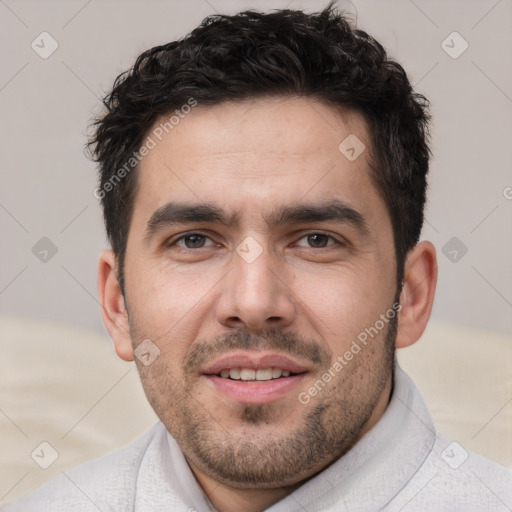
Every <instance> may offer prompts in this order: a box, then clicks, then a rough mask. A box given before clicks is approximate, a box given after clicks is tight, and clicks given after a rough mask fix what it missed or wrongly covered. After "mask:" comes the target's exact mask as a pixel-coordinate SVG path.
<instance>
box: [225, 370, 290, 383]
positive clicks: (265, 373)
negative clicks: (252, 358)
mask: <svg viewBox="0 0 512 512" xmlns="http://www.w3.org/2000/svg"><path fill="white" fill-rule="evenodd" d="M295 375H297V374H295V373H292V372H290V370H283V369H282V368H259V369H257V370H253V369H252V368H230V369H226V370H222V371H221V372H220V373H218V374H217V377H220V378H222V379H230V380H243V381H245V382H263V381H267V380H275V379H281V378H283V377H285V378H286V377H290V376H295Z"/></svg>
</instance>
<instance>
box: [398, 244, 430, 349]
mask: <svg viewBox="0 0 512 512" xmlns="http://www.w3.org/2000/svg"><path fill="white" fill-rule="evenodd" d="M436 282H437V260H436V250H435V248H434V246H433V245H432V244H431V243H430V242H426V241H425V242H420V243H419V244H417V245H416V246H415V247H414V248H413V249H411V251H410V252H409V254H408V255H407V259H406V262H405V269H404V281H403V287H402V292H401V294H400V305H401V310H400V313H399V316H398V332H397V336H396V348H403V347H408V346H409V345H412V344H413V343H415V342H416V341H417V340H418V339H419V338H420V337H421V335H422V334H423V331H424V330H425V327H426V325H427V322H428V319H429V318H430V313H431V311H432V304H433V302H434V293H435V289H436Z"/></svg>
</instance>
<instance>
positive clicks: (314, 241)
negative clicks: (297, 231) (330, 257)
mask: <svg viewBox="0 0 512 512" xmlns="http://www.w3.org/2000/svg"><path fill="white" fill-rule="evenodd" d="M329 242H331V243H329ZM336 243H338V242H336V240H334V238H333V237H332V236H329V235H326V234H324V233H310V234H309V235H305V236H303V237H302V238H300V239H299V241H298V242H297V245H298V246H299V247H312V248H314V249H322V248H324V247H330V246H331V245H334V244H336Z"/></svg>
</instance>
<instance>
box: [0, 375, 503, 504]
mask: <svg viewBox="0 0 512 512" xmlns="http://www.w3.org/2000/svg"><path fill="white" fill-rule="evenodd" d="M1 510H2V512H50V511H51V512H89V511H90V512H93V511H94V512H97V511H98V510H100V511H102V512H107V511H115V512H129V511H130V512H164V511H165V512H181V511H182V512H194V511H195V512H210V511H211V510H213V508H212V507H211V505H209V502H208V500H207V499H206V498H205V495H204V493H203V492H202V490H201V488H200V487H199V485H198V483H197V482H196V480H195V478H194V476H193V474H192V472H191V470H190V469H189V467H188V465H187V463H186V461H185V459H184V457H183V454H182V452H181V450H180V448H179V447H178V445H177V444H176V442H175V441H174V439H173V438H172V437H171V435H170V434H169V433H168V432H167V431H166V430H165V428H164V426H163V425H162V424H161V423H158V424H156V425H155V426H154V427H153V428H151V429H150V430H149V431H148V432H146V433H145V434H143V435H142V436H141V437H139V438H138V439H136V440H135V441H134V442H133V443H131V444H130V445H128V446H126V447H124V448H122V449H120V450H117V451H115V452H112V453H110V454H108V455H106V456H104V457H101V458H99V459H96V460H93V461H90V462H88V463H86V464H83V465H81V466H79V467H77V468H75V469H74V470H72V471H69V472H67V473H64V474H63V475H61V476H60V477H58V478H56V479H54V480H52V481H51V482H49V483H47V484H45V485H43V486H41V487H40V488H39V489H37V490H35V491H34V492H32V493H31V494H29V495H28V496H26V497H25V498H22V499H21V500H18V501H16V502H14V503H12V504H10V505H4V506H3V507H2V508H1ZM304 510H307V511H311V512H313V511H315V512H340V511H349V512H358V511H360V512H371V511H379V510H384V511H386V512H395V511H396V512H398V511H402V512H426V511H428V512H440V511H446V512H448V511H450V512H455V511H461V512H462V511H464V512H474V511H478V512H480V511H485V512H489V511H496V512H498V511H510V510H512V471H510V470H508V469H506V468H504V467H502V466H500V465H499V464H496V463H494V462H491V461H489V460H487V459H484V458H483V457H480V456H478V455H475V454H472V453H468V452H466V451H465V450H464V449H463V448H462V447H461V446H460V445H458V444H457V443H452V442H450V440H448V439H446V438H445V437H443V436H441V435H439V434H437V433H436V432H435V430H434V426H433V424H432V421H431V419H430V416H429V414H428V412H427V409H426V407H425V405H424V403H423V400H422V398H421V396H420V395H419V392H418V391H417V389H416V387H415V385H414V384H413V383H412V381H411V380H410V379H409V377H408V376H407V375H406V374H405V373H404V372H402V371H401V370H400V369H399V368H397V369H396V372H395V385H394V390H393V395H392V398H391V401H390V403H389V405H388V407H387V409H386V411H385V413H384V415H383V416H382V418H381V419H380V420H379V422H378V423H377V424H376V425H375V426H374V427H373V428H372V429H371V430H370V431H369V432H368V433H367V434H366V435H365V436H363V438H362V439H361V440H360V441H359V442H358V443H357V444H356V445H355V446H354V447H353V448H352V449H351V450H350V451H349V452H347V453H346V454H345V455H344V456H343V457H341V458H340V459H339V460H338V461H337V462H335V463H334V464H332V465H331V466H329V467H328V468H327V469H325V470H324V471H322V472H321V473H320V474H319V475H318V476H316V477H315V478H313V479H311V480H309V481H308V482H307V483H305V484H304V485H303V486H301V487H300V488H298V489H297V490H296V491H294V492H293V493H292V494H291V495H289V496H287V497H286V498H284V499H283V500H281V501H279V502H278V503H276V504H274V505H272V506H271V507H270V508H268V509H267V511H268V512H292V511H293V512H302V511H304Z"/></svg>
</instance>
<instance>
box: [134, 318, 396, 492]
mask: <svg viewBox="0 0 512 512" xmlns="http://www.w3.org/2000/svg"><path fill="white" fill-rule="evenodd" d="M396 327H397V322H396V319H395V320H393V321H390V323H389V324H388V325H387V332H386V333H385V335H383V336H379V338H378V339H377V338H375V339H373V340H372V341H371V342H370V343H368V345H366V346H365V347H364V348H363V349H362V350H361V352H359V353H358V354H356V355H355V357H354V359H353V360H352V361H350V362H349V364H348V365H347V366H346V367H344V368H343V369H342V370H341V371H340V372H339V373H338V374H336V376H335V377H334V378H333V380H332V381H330V382H329V383H327V384H326V385H325V387H324V388H323V389H321V390H319V392H318V395H317V396H315V397H314V398H312V399H311V401H310V402H309V404H308V405H307V406H304V405H302V404H301V403H300V402H299V400H298V397H297V406H296V408H295V409H294V411H293V414H294V413H295V412H296V411H297V410H299V411H300V410H301V409H303V410H304V413H303V415H301V418H300V420H297V421H295V422H294V424H296V425H298V426H297V427H296V428H291V429H290V430H288V431H287V432H286V433H285V434H282V433H280V434H278V433H277V430H278V429H279V427H280V424H281V423H283V422H286V421H287V419H288V418H287V417H286V416H285V417H283V415H282V411H281V406H280V405H279V404H261V405H258V404H256V405H234V406H233V408H232V409H231V410H230V411H229V414H230V422H231V423H232V422H233V421H234V420H233V416H235V419H236V420H237V424H239V425H240V426H239V427H238V428H237V430H236V432H233V431H232V430H231V431H230V429H229V428H228V427H227V426H225V425H224V418H223V411H222V409H220V408H219V407H217V408H215V407H212V409H211V410H210V409H209V408H208V407H207V406H205V405H204V404H201V403H200V402H199V399H198V397H197V396H195V393H194V391H195V384H196V382H197V381H194V379H191V380H190V381H187V379H186V378H185V379H184V380H183V381H182V382H187V388H185V387H184V386H183V384H181V382H178V381H177V379H175V378H173V377H172V376H171V375H170V373H169V371H168V370H166V369H165V368H163V367H162V368H160V369H158V367H156V368H155V369H154V371H153V372H151V373H150V371H149V367H148V368H145V367H143V366H142V365H140V364H139V365H138V366H139V372H140V374H141V380H142V383H143V385H144V389H145V392H146V395H147V397H148V400H149V402H150V403H151V405H152V406H153V408H154V409H155V412H156V413H157V415H158V416H159V417H160V419H161V421H162V422H163V423H164V425H165V427H166V428H167V430H168V431H169V432H170V434H171V435H172V436H173V437H174V438H175V439H176V441H177V443H178V445H179V446H180V447H181V449H182V451H183V453H184V455H185V457H186V458H187V460H188V461H189V463H191V464H192V465H194V466H196V467H197V468H199V469H200V470H201V471H203V472H204V473H206V474H208V475H210V477H212V478H213V479H214V480H216V481H218V482H222V483H223V484H225V485H229V486H230V487H233V488H239V489H242V488H243V489H270V488H277V487H283V486H288V485H293V484H294V483H296V482H297V480H298V479H299V480H300V479H301V475H304V476H305V477H309V476H312V475H313V474H315V473H317V472H318V471H320V470H322V469H324V468H325V467H326V466H327V465H329V464H330V463H332V462H333V461H335V460H337V459H338V458H339V457H341V456H342V455H343V454H345V453H346V452H347V451H348V450H349V449H350V448H351V447H352V446H353V445H354V443H355V442H356V441H357V439H358V437H359V436H360V434H361V431H362V430H363V428H364V426H365V424H366V423H367V422H368V420H369V418H370V416H371V414H372V412H373V410H374V408H375V406H376V403H377V401H378V398H379V396H380V395H381V393H382V391H383V389H384V387H385V386H386V383H387V382H388V381H389V377H390V375H392V370H393V359H394V344H395V337H396V330H397V329H396ZM133 331H135V330H133ZM381 334H383V333H381ZM133 335H135V332H133ZM139 338H140V336H139ZM132 339H137V338H132ZM262 340H264V341H262ZM212 347H214V348H212ZM278 347H279V348H280V349H281V350H283V349H284V350H285V353H290V354H291V355H301V356H303V357H304V356H307V357H309V358H310V359H312V360H314V361H316V363H317V365H318V368H319V371H318V378H320V376H321V375H322V374H323V373H324V372H325V371H328V370H329V368H330V366H331V365H332V360H331V357H330V355H329V354H327V353H326V352H325V351H324V349H322V348H321V347H319V345H318V344H317V343H312V342H306V341H304V340H301V339H300V338H298V337H296V336H294V335H293V334H290V333H287V334H283V333H281V332H279V331H269V332H268V333H265V335H264V336H262V335H260V336H256V335H253V334H250V333H248V332H246V331H237V332H234V333H231V334H230V335H228V336H225V337H220V338H218V339H216V340H215V342H214V343H211V342H203V343H198V344H194V347H193V349H192V351H190V352H188V353H187V355H186V357H185V359H184V362H183V364H182V368H181V369H182V372H183V373H182V375H185V376H187V375H190V374H191V373H189V372H191V371H192V368H196V367H197V366H198V365H199V364H201V363H202V362H204V361H207V360H209V358H211V357H212V355H215V354H216V353H217V352H219V353H222V352H225V351H226V350H228V349H230V348H231V349H233V348H251V349H256V350H257V349H261V348H266V349H268V348H278ZM157 361H158V360H157ZM153 364H155V363H153ZM189 384H190V386H189ZM248 385H250V384H248ZM170 403H172V404H173V405H172V407H169V404H170ZM224 413H225V411H224Z"/></svg>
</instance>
